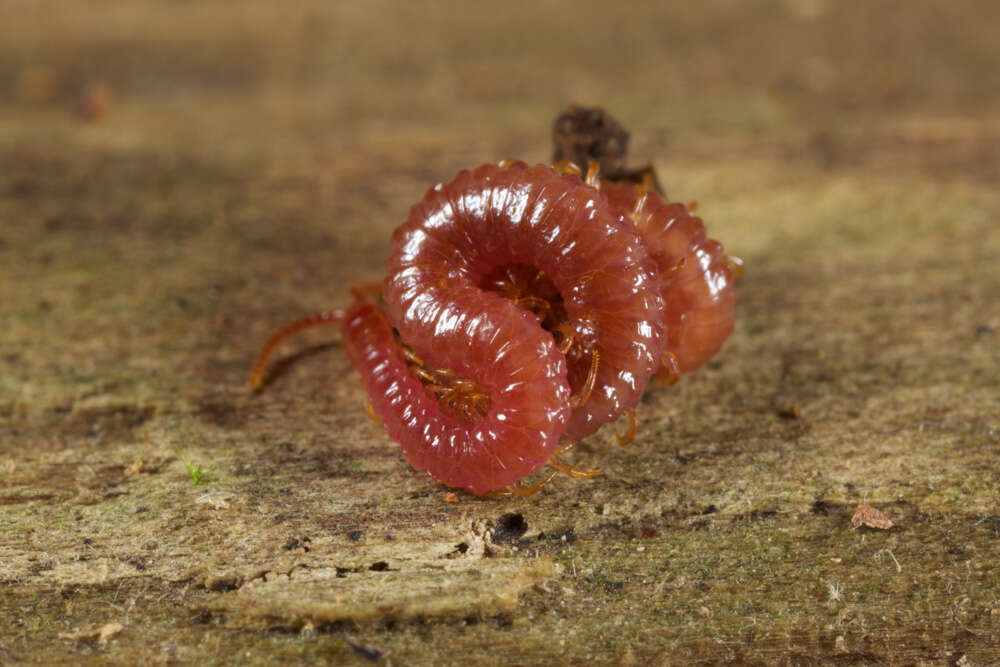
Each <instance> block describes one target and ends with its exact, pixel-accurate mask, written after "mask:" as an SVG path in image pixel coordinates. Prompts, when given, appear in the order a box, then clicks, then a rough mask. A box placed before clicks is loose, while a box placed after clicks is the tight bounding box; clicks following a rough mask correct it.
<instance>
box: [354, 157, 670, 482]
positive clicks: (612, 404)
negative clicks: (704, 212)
mask: <svg viewBox="0 0 1000 667" xmlns="http://www.w3.org/2000/svg"><path fill="white" fill-rule="evenodd" d="M513 264H520V265H528V266H532V267H535V268H536V269H537V270H539V271H542V272H544V274H545V275H546V276H547V277H548V278H549V279H550V280H551V281H552V284H553V285H554V286H555V287H556V289H557V290H558V291H559V294H560V295H561V296H562V305H563V308H564V310H565V313H566V320H567V322H566V324H567V325H568V330H569V333H568V335H569V336H571V337H572V338H573V339H574V340H575V341H579V343H581V346H582V347H583V348H584V349H586V351H587V352H586V354H584V355H580V356H581V359H580V363H581V364H586V365H587V366H588V367H589V363H590V362H589V357H588V355H590V354H593V353H594V352H596V353H597V354H599V358H600V363H599V367H598V373H597V379H596V388H595V390H594V392H593V393H592V394H591V396H590V398H589V400H587V401H586V403H584V404H583V405H582V406H580V407H579V408H577V409H576V410H574V411H572V413H571V412H570V408H569V398H570V392H571V390H573V391H575V390H578V389H579V388H580V387H579V386H571V382H570V378H569V376H568V372H567V368H566V362H565V360H564V358H563V355H562V354H561V353H560V352H559V350H558V349H557V347H556V344H555V341H554V339H553V336H552V334H551V333H550V332H548V331H546V330H545V329H544V328H543V327H542V326H541V325H540V324H539V322H538V320H537V318H536V317H534V316H533V315H532V314H531V313H530V312H528V311H526V310H524V309H522V308H519V307H518V306H516V305H515V304H514V303H513V302H511V301H510V300H509V299H507V298H505V297H504V296H502V295H501V294H498V293H496V292H493V291H490V290H488V289H484V288H483V283H484V281H486V280H487V279H488V278H489V276H491V275H492V274H493V273H494V272H495V271H496V270H497V269H498V268H500V267H504V266H508V265H513ZM386 272H387V276H386V278H385V281H384V283H383V296H384V299H385V302H386V304H387V306H386V314H387V317H388V320H389V321H390V322H391V323H392V325H393V326H394V327H395V328H396V330H398V331H399V334H400V337H401V339H402V340H404V341H406V343H407V344H408V345H410V346H411V347H412V348H413V349H414V351H415V352H416V354H417V355H418V356H419V357H420V358H421V359H422V360H423V361H424V362H425V363H427V364H430V365H432V366H434V367H438V368H448V369H451V370H452V371H454V372H455V373H456V374H457V375H458V376H460V377H463V378H470V379H472V380H474V381H475V382H477V383H479V384H480V385H483V386H485V387H488V388H489V390H490V398H491V409H490V411H489V413H488V414H487V415H486V416H485V418H484V419H483V420H482V421H481V422H479V423H477V424H471V425H469V424H462V423H460V422H459V420H457V419H454V418H451V417H449V416H448V415H446V414H444V413H442V412H441V411H440V409H439V406H438V405H437V402H436V401H435V400H433V399H429V400H428V401H426V405H425V402H423V401H419V402H417V403H416V404H413V403H409V404H408V403H407V402H404V401H394V400H392V399H393V398H394V396H395V394H394V393H393V392H392V391H390V392H389V393H390V396H389V397H386V396H385V395H383V394H378V393H375V394H372V395H371V396H372V402H373V408H374V411H375V413H376V414H377V415H378V416H379V417H381V418H382V420H383V422H384V423H386V425H387V428H389V429H390V431H392V430H397V431H398V432H399V434H400V437H399V439H400V442H401V444H402V445H403V451H404V452H405V453H406V454H407V456H408V458H410V460H411V462H413V463H414V465H416V466H417V467H419V468H424V469H426V470H427V471H428V472H430V473H431V475H432V476H433V477H435V478H436V479H440V480H442V481H444V482H445V483H448V484H452V485H455V486H463V487H465V488H468V489H470V490H472V491H475V492H483V491H487V490H490V489H495V488H501V487H504V486H507V485H509V484H512V483H513V482H514V481H516V480H517V479H519V478H520V477H523V476H524V475H526V474H528V473H530V472H532V471H534V470H536V469H537V468H539V467H541V466H542V465H544V464H545V462H546V461H547V460H548V458H549V457H550V456H551V454H552V452H553V451H554V450H555V448H556V446H557V444H558V441H559V439H560V437H561V436H562V435H563V433H564V431H565V427H566V426H567V420H569V424H568V426H569V428H570V431H571V432H570V437H579V436H581V435H584V434H586V433H588V432H593V431H594V430H596V428H598V427H599V426H600V425H601V424H604V423H608V422H610V421H613V420H615V419H617V418H618V416H619V415H620V414H621V413H622V412H623V411H624V410H628V409H631V408H633V407H635V405H636V403H638V401H639V399H640V398H641V396H642V393H643V392H644V391H645V389H646V384H647V383H648V381H649V378H650V376H651V375H652V373H653V372H654V371H655V370H656V368H657V367H658V365H659V363H660V358H661V356H662V353H663V342H664V324H663V323H664V316H663V301H662V297H661V294H660V293H661V290H662V284H661V282H660V279H659V277H658V275H657V270H656V266H655V264H654V263H653V261H652V259H651V258H650V256H649V253H648V251H647V250H646V247H645V245H644V244H643V243H642V241H641V239H640V238H639V236H638V234H637V233H636V230H635V227H634V226H633V225H631V224H629V223H628V222H627V221H626V220H624V219H623V218H622V216H621V215H619V214H617V213H616V212H615V211H614V210H613V209H612V208H611V207H610V206H609V205H608V203H607V201H606V200H605V199H604V198H603V197H600V196H599V195H598V194H597V193H596V191H594V190H593V189H591V188H588V187H586V186H584V185H583V184H582V183H581V182H580V181H579V180H578V179H576V178H574V177H572V176H561V175H559V174H557V173H556V172H554V171H553V170H552V169H550V168H548V167H544V166H538V167H527V166H526V165H524V164H522V163H517V164H514V165H511V166H508V167H498V166H494V165H484V166H482V167H480V168H478V169H476V170H475V171H473V172H463V173H461V174H459V175H458V177H456V178H455V179H454V180H453V181H452V182H450V183H448V184H445V185H441V186H438V187H435V188H432V189H431V190H430V191H429V192H428V193H427V195H426V197H425V198H424V199H423V201H421V202H420V203H419V204H417V205H416V206H414V207H413V210H412V211H411V213H410V217H409V219H408V220H407V221H406V222H405V223H404V224H403V225H402V226H401V227H399V229H397V230H396V232H395V233H394V234H393V240H392V250H391V253H390V256H389V259H388V260H387V261H386ZM584 357H587V358H584ZM579 384H580V385H582V384H583V382H582V381H580V382H579ZM546 394H547V396H545V395H546ZM414 405H419V406H420V407H419V408H417V410H419V411H421V412H423V411H424V410H425V409H426V411H427V412H426V414H427V415H428V416H429V417H432V419H431V420H430V421H426V422H423V421H419V420H416V419H415V418H414V416H415V414H416V410H415V409H414ZM390 423H393V424H395V423H399V424H405V426H402V427H400V428H398V429H394V427H393V426H389V424H390Z"/></svg>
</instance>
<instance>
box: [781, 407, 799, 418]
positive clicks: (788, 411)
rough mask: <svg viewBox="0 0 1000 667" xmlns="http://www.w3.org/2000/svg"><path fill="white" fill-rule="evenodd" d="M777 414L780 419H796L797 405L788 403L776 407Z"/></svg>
mask: <svg viewBox="0 0 1000 667" xmlns="http://www.w3.org/2000/svg"><path fill="white" fill-rule="evenodd" d="M778 416H779V417H781V418H782V419H798V418H799V406H797V405H789V406H785V407H781V408H778Z"/></svg>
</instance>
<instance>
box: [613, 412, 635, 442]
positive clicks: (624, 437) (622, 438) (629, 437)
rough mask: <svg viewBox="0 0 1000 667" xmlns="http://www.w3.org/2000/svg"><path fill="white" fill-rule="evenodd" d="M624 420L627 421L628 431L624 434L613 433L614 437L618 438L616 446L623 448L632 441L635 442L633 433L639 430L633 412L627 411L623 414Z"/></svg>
mask: <svg viewBox="0 0 1000 667" xmlns="http://www.w3.org/2000/svg"><path fill="white" fill-rule="evenodd" d="M625 418H626V419H628V430H627V431H625V433H624V434H621V433H618V432H617V431H615V437H616V438H618V446H619V447H624V446H625V445H627V444H629V443H630V442H632V441H633V440H635V433H636V431H638V430H639V418H638V417H636V416H635V410H629V411H628V412H626V413H625Z"/></svg>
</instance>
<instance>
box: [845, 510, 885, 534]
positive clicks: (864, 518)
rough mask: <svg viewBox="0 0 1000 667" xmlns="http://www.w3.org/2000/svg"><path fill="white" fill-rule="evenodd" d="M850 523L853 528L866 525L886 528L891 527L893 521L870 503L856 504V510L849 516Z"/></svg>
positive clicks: (880, 528) (881, 528)
mask: <svg viewBox="0 0 1000 667" xmlns="http://www.w3.org/2000/svg"><path fill="white" fill-rule="evenodd" d="M851 525H852V526H854V527H855V528H858V527H859V526H868V527H869V528H878V529H879V530H888V529H890V528H892V526H893V523H892V520H891V519H889V517H887V516H886V515H885V514H883V513H882V512H880V511H878V510H877V509H875V508H874V507H871V506H870V505H858V510H857V511H856V512H855V513H854V516H852V517H851Z"/></svg>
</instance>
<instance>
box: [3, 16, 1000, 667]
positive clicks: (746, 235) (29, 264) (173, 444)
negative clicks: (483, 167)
mask: <svg viewBox="0 0 1000 667" xmlns="http://www.w3.org/2000/svg"><path fill="white" fill-rule="evenodd" d="M997 25H1000V11H998V5H997V4H996V3H994V2H990V1H988V0H984V1H982V2H953V3H936V2H930V1H914V2H907V3H895V2H864V3H861V2H857V3H853V2H832V1H827V0H787V1H785V2H735V1H733V2H726V1H721V0H708V1H707V2H700V3H695V4H693V5H692V4H691V3H687V4H681V3H660V2H637V3H628V4H627V5H609V4H608V3H604V2H574V3H572V4H563V3H506V4H499V5H495V6H490V7H487V6H486V5H483V6H481V7H480V6H478V5H477V6H475V7H470V6H468V5H455V6H454V7H451V8H446V7H444V6H443V5H442V4H439V3H429V2H428V3H423V2H408V3H402V2H399V3H393V2H374V1H373V2H365V3H347V2H343V3H341V2H333V3H331V2H318V1H315V2H309V1H301V2H294V3H281V4H280V8H279V3H270V2H245V3H238V4H234V3H222V2H197V3H187V2H128V3H101V5H100V6H99V7H97V6H93V5H91V4H90V3H82V2H73V3H69V2H66V3H27V2H17V1H15V0H5V1H0V26H2V28H0V630H2V631H0V663H20V662H24V663H37V664H52V663H79V662H88V661H89V662H94V663H96V662H109V663H121V664H125V663H135V662H163V663H171V662H182V663H191V664H230V663H236V662H241V663H242V662H248V663H254V664H277V663H282V664H288V663H299V662H301V663H314V662H320V663H322V662H329V663H344V662H347V663H351V662H356V663H364V662H366V661H368V660H376V661H377V660H381V661H382V662H384V663H386V664H390V663H391V664H400V665H401V664H463V665H465V664H487V663H496V662H509V663H513V664H531V663H547V664H551V663H556V664H560V663H570V664H578V663H588V664H589V663H594V664H619V663H640V664H649V663H673V662H678V663H679V662H689V661H691V660H695V659H697V660H701V661H703V662H706V663H720V662H730V661H743V662H754V663H760V662H764V663H789V664H810V663H818V662H837V663H844V664H846V663H850V664H876V663H889V664H912V663H921V662H923V663H930V664H956V663H957V664H975V665H980V664H987V663H990V662H997V661H1000V640H998V639H997V637H998V636H1000V600H998V596H997V590H1000V507H998V503H1000V476H998V472H997V464H996V461H997V454H998V449H1000V379H998V377H1000V352H998V350H1000V306H998V302H1000V268H998V267H1000V232H998V223H1000V194H998V191H997V183H998V182H1000V78H998V77H1000V42H998V41H997V39H996V26H997ZM573 102H576V103H583V104H598V105H601V106H604V107H605V108H607V109H608V110H609V111H610V112H611V113H612V114H613V115H615V116H616V117H617V118H618V119H619V120H621V121H622V122H623V123H624V124H625V125H626V126H627V127H628V128H629V129H630V130H631V131H632V134H633V142H632V159H633V161H635V162H636V163H639V164H641V163H645V162H647V161H648V162H652V163H654V164H655V165H656V167H657V171H658V174H659V177H660V180H661V181H662V182H663V184H664V185H665V187H666V188H667V191H668V193H669V194H670V195H671V196H672V197H674V198H676V199H678V200H680V201H685V202H687V201H697V202H698V211H699V213H700V214H701V215H702V216H703V217H704V218H705V220H706V223H707V225H708V227H709V229H710V232H711V234H712V235H713V236H714V237H716V238H718V239H720V240H721V241H723V243H724V244H725V245H726V247H727V248H728V249H729V250H730V251H731V252H733V253H735V254H737V255H739V256H741V257H743V259H744V260H745V261H746V263H747V267H748V268H747V271H746V274H745V275H744V277H743V279H742V280H741V282H740V284H739V292H740V300H739V303H738V306H737V318H738V322H737V329H736V332H735V334H734V335H733V337H732V339H731V340H730V341H729V343H728V344H727V345H726V347H725V348H724V350H723V353H722V354H721V355H720V356H719V357H718V359H716V360H715V361H713V362H712V363H711V364H710V365H709V366H708V367H707V368H705V369H703V370H702V371H700V372H698V373H696V374H694V375H691V376H689V377H685V378H684V379H683V380H682V381H681V383H680V384H678V385H677V386H675V387H672V388H666V387H656V388H654V389H653V390H651V391H650V392H649V394H648V396H647V398H646V399H645V400H644V402H643V404H642V405H641V407H640V411H639V416H640V418H641V420H642V423H641V427H640V431H639V436H638V438H637V439H636V441H635V442H634V443H633V444H631V445H629V446H628V447H627V448H622V449H619V448H618V447H616V446H615V445H614V436H613V434H611V433H610V432H609V431H604V432H602V433H600V434H598V435H597V436H595V437H592V438H590V439H589V440H587V441H586V442H585V443H584V444H582V445H581V446H580V447H579V448H578V449H577V451H576V452H574V454H573V457H572V461H573V463H575V464H577V465H580V466H584V467H594V466H596V467H600V468H602V469H603V470H604V474H603V475H602V476H600V477H598V478H595V479H593V480H589V481H574V480H570V479H568V478H564V477H563V478H557V479H556V480H555V481H553V482H552V483H551V484H550V485H549V486H548V487H547V488H545V489H544V490H543V491H542V492H541V493H539V494H538V495H537V496H536V497H534V498H531V499H527V500H522V499H516V500H506V501H498V500H484V499H479V498H475V497H472V496H469V495H466V494H462V493H459V494H457V497H458V502H448V501H447V499H446V493H447V490H446V489H444V488H442V487H440V486H438V485H435V484H434V483H432V482H431V481H430V480H429V478H428V477H427V476H426V475H424V474H422V473H417V472H415V471H414V470H413V469H412V468H411V467H410V466H409V465H408V464H407V463H406V461H405V460H404V459H403V458H402V456H401V455H400V453H399V450H398V447H397V446H395V445H394V444H393V443H392V442H390V441H389V440H388V439H387V438H386V437H385V435H384V434H383V432H382V431H381V430H380V429H379V428H378V427H376V426H375V425H374V424H372V423H370V422H369V421H368V419H367V417H366V416H365V410H364V405H365V397H364V396H363V394H362V392H361V390H360V388H359V384H358V381H357V378H356V377H355V375H354V374H353V371H352V370H351V369H350V367H349V365H348V363H347V361H346V360H345V358H344V356H343V354H342V350H341V347H340V344H339V341H338V339H337V334H336V332H335V331H332V330H329V331H321V330H317V331H314V332H311V333H310V334H308V335H303V336H302V338H301V339H297V340H296V341H295V342H294V343H290V344H288V345H287V347H285V348H283V349H282V351H281V352H280V353H279V357H280V359H282V360H284V362H282V363H280V364H279V368H278V372H277V373H276V375H275V378H274V381H273V382H272V383H271V385H270V386H269V387H268V389H267V391H266V392H264V393H263V394H261V395H258V396H253V395H250V394H249V393H248V392H247V391H246V389H245V384H244V383H245V379H246V375H247V373H248V371H249V368H250V365H251V362H252V360H253V357H254V355H255V354H256V352H257V350H258V347H259V345H260V344H261V343H262V342H263V340H264V339H265V338H266V336H267V335H268V334H269V333H270V332H271V331H272V330H273V329H274V328H275V327H277V326H279V325H281V324H284V323H285V322H287V321H289V320H292V319H294V318H296V317H298V316H299V315H302V314H304V313H308V312H311V311H314V310H317V309H320V308H325V307H337V306H342V305H345V304H346V303H347V299H348V296H347V294H346V286H347V285H348V284H349V283H351V282H356V281H364V280H373V279H378V278H379V276H380V274H381V262H382V260H383V258H384V256H385V254H386V251H387V248H388V239H389V235H390V233H391V231H392V229H393V228H394V227H395V226H396V225H397V224H399V223H400V222H401V221H402V220H403V219H404V218H405V216H406V213H407V211H408V209H409V206H410V205H412V204H413V203H414V202H416V201H417V200H418V199H419V198H420V197H421V195H422V193H423V192H424V191H425V190H426V189H427V188H428V187H430V186H431V185H433V184H434V183H436V182H439V181H442V180H447V179H450V178H451V177H452V176H453V175H454V174H455V173H456V172H457V171H458V170H459V169H462V168H466V167H470V168H471V167H474V166H476V165H478V164H480V163H482V162H486V161H496V160H498V159H501V158H507V157H519V158H522V159H525V160H527V161H530V162H539V161H545V160H546V159H548V157H549V152H550V136H549V131H550V123H551V121H552V120H553V118H554V117H555V116H556V114H557V113H559V112H560V111H561V110H562V109H563V108H564V107H565V106H567V105H568V104H569V103H573ZM185 460H186V461H188V462H189V463H190V464H191V465H192V466H194V467H195V468H200V469H201V470H203V471H204V475H203V477H202V479H201V480H200V483H199V484H194V483H193V480H192V475H190V474H189V473H188V471H187V470H186V467H185ZM196 476H197V475H195V477H196ZM862 503H867V504H869V505H871V506H873V507H875V508H877V509H879V510H881V511H883V512H884V513H885V514H886V515H887V516H888V517H889V518H890V519H891V520H892V521H893V522H894V526H893V528H891V529H889V530H887V531H884V530H877V529H871V528H864V527H862V528H854V527H852V525H851V522H850V518H851V516H852V515H853V514H854V511H855V509H856V508H857V507H858V505H860V504H862ZM110 624H120V626H121V627H120V628H119V627H118V626H115V625H110ZM102 628H104V630H105V632H104V635H105V636H104V638H103V639H101V636H100V632H101V629H102ZM963 659H964V660H965V662H964V663H962V662H960V661H961V660H963Z"/></svg>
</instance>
